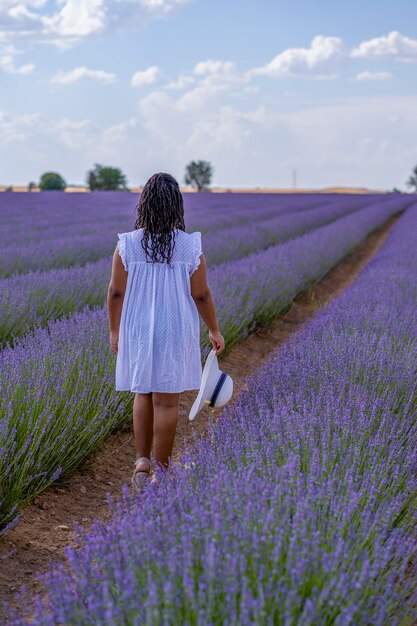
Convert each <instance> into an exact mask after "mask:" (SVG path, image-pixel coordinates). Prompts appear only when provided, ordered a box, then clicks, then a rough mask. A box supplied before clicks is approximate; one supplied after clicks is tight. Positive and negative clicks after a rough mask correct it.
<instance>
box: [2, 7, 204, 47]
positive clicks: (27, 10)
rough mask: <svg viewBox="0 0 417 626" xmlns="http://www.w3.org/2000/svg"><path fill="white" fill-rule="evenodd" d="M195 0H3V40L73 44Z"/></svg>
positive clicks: (138, 25)
mask: <svg viewBox="0 0 417 626" xmlns="http://www.w3.org/2000/svg"><path fill="white" fill-rule="evenodd" d="M192 1H193V0H1V1H0V41H13V42H16V41H24V42H33V43H50V44H52V45H55V46H56V47H58V48H60V49H67V48H70V47H72V46H74V45H76V44H77V43H79V42H80V41H82V40H83V39H85V38H87V37H91V36H95V35H102V34H105V33H109V32H113V31H115V30H119V29H132V28H136V29H137V28H141V27H143V26H144V25H145V24H146V23H147V22H149V21H150V20H153V19H159V18H164V17H166V16H168V15H169V14H171V13H173V12H174V11H176V10H178V9H181V8H182V7H183V6H185V5H186V4H188V3H190V2H192Z"/></svg>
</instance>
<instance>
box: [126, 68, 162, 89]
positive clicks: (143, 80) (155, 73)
mask: <svg viewBox="0 0 417 626" xmlns="http://www.w3.org/2000/svg"><path fill="white" fill-rule="evenodd" d="M160 74H161V70H160V69H159V67H158V66H157V65H151V66H150V67H148V68H147V69H146V70H140V71H139V72H135V74H133V76H132V80H131V85H132V86H133V87H142V86H143V85H153V84H154V83H156V82H157V81H158V79H159V76H160Z"/></svg>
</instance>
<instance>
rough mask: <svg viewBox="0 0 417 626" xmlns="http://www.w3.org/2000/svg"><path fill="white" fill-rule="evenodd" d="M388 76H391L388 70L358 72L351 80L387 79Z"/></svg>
mask: <svg viewBox="0 0 417 626" xmlns="http://www.w3.org/2000/svg"><path fill="white" fill-rule="evenodd" d="M390 78H392V74H391V73H390V72H359V73H358V74H356V76H355V78H354V79H353V80H356V81H365V80H389V79H390Z"/></svg>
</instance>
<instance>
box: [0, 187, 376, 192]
mask: <svg viewBox="0 0 417 626" xmlns="http://www.w3.org/2000/svg"><path fill="white" fill-rule="evenodd" d="M5 190H6V185H0V192H1V191H5ZM27 190H28V189H27V187H26V185H13V191H27ZM33 191H39V189H33ZM65 191H66V192H67V193H73V192H81V193H84V192H85V193H88V192H89V190H88V189H87V188H85V187H67V188H66V189H65ZM130 191H131V192H132V193H139V192H140V191H141V188H140V187H130ZM181 191H182V192H183V193H184V192H185V193H194V192H195V190H194V189H192V188H191V187H181ZM211 191H212V192H213V193H387V190H385V189H368V188H367V187H323V188H322V189H286V188H284V187H282V188H279V187H274V188H267V187H250V188H244V187H213V188H212V189H211Z"/></svg>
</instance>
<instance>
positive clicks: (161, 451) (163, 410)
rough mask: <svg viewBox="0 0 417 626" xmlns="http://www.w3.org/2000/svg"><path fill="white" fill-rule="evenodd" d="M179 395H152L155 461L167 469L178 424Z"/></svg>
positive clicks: (154, 393)
mask: <svg viewBox="0 0 417 626" xmlns="http://www.w3.org/2000/svg"><path fill="white" fill-rule="evenodd" d="M180 396H181V393H157V392H153V393H152V399H153V411H154V426H153V434H154V457H155V461H157V462H159V463H162V464H163V465H164V466H165V467H168V463H169V457H170V456H171V455H172V448H173V445H174V439H175V433H176V430H177V422H178V406H179V402H180Z"/></svg>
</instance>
